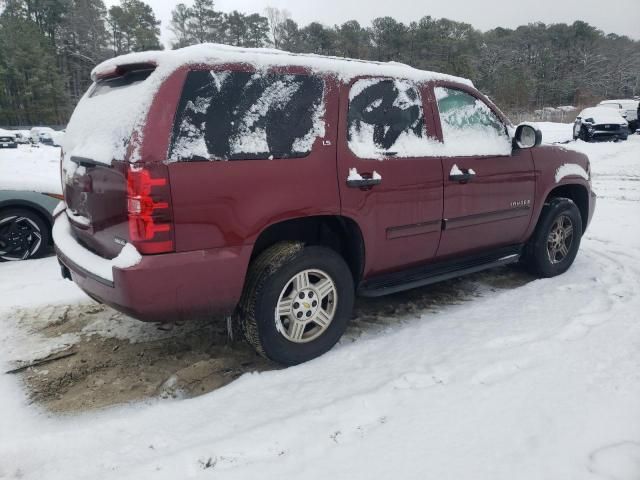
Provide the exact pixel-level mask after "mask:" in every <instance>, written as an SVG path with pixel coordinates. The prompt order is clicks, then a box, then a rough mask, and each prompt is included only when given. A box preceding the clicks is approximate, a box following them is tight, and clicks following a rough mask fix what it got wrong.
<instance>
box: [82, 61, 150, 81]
mask: <svg viewBox="0 0 640 480" xmlns="http://www.w3.org/2000/svg"><path fill="white" fill-rule="evenodd" d="M156 67H157V65H156V63H154V62H144V63H128V64H124V65H110V66H108V67H105V68H101V69H98V68H96V69H94V70H93V72H91V80H93V81H94V82H97V81H100V80H105V79H109V78H117V77H122V76H124V75H126V74H127V73H131V72H140V71H153V70H155V69H156Z"/></svg>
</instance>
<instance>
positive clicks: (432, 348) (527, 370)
mask: <svg viewBox="0 0 640 480" xmlns="http://www.w3.org/2000/svg"><path fill="white" fill-rule="evenodd" d="M561 128H562V127H560V129H561ZM547 138H549V137H547ZM565 148H575V149H578V150H580V151H584V152H586V153H588V154H589V155H590V157H591V160H592V170H593V176H594V179H593V182H594V189H595V190H596V191H597V192H598V193H599V194H600V198H599V200H598V206H597V210H596V214H595V217H594V220H593V223H592V225H591V226H590V229H589V231H588V232H587V234H586V236H585V237H584V238H583V243H582V246H581V251H580V253H579V255H578V257H577V259H576V262H575V264H574V266H573V267H572V268H571V269H570V270H569V271H568V272H567V273H566V274H564V275H562V276H560V277H556V278H553V279H548V280H533V281H530V282H523V283H524V284H523V285H521V286H516V287H512V288H492V287H491V286H489V285H487V284H484V283H483V282H482V281H478V280H473V279H471V280H466V281H465V282H470V283H466V285H467V286H469V285H471V287H473V289H474V292H475V294H474V295H473V296H472V297H471V298H468V299H467V301H463V302H461V303H459V304H443V305H441V306H436V308H435V309H433V308H431V309H429V311H426V310H421V309H420V308H416V309H415V310H414V311H413V312H412V313H404V314H402V315H399V316H393V315H391V314H385V313H383V311H393V309H382V308H381V309H380V311H379V312H377V313H374V316H377V317H378V320H379V322H378V323H381V324H382V325H384V327H383V328H372V329H371V330H370V331H369V332H365V334H364V335H361V336H359V337H358V338H356V339H353V338H351V337H348V338H347V339H346V340H345V341H343V342H341V343H340V344H339V345H338V346H337V347H336V348H335V349H334V350H332V351H331V352H329V353H328V354H326V355H324V356H323V357H321V358H319V359H316V360H314V361H312V362H309V363H307V364H304V365H300V366H297V367H292V368H287V369H283V370H276V371H270V372H263V373H252V374H251V373H250V374H246V375H244V376H242V377H241V378H240V379H238V380H236V381H235V382H233V383H231V384H230V385H228V386H226V387H224V388H221V389H219V390H216V391H214V392H212V393H209V394H206V395H203V396H200V397H197V398H192V399H187V400H162V401H153V402H144V403H137V404H131V405H126V406H120V407H115V408H110V409H106V410H102V411H98V412H90V413H82V414H75V415H69V416H57V415H54V414H51V413H47V412H46V411H44V410H42V409H41V408H40V407H38V406H37V405H35V404H30V403H29V401H28V400H27V397H26V396H25V393H24V391H23V387H22V385H21V383H20V382H19V379H18V378H16V376H13V375H0V407H1V408H0V479H4V478H11V479H13V478H27V479H41V478H46V479H64V480H69V479H72V478H73V479H75V478H106V479H110V478H113V479H118V480H122V479H128V478H131V479H136V480H138V479H147V478H153V479H171V480H174V479H177V478H180V479H185V478H238V479H240V478H242V479H245V478H293V477H294V476H295V477H299V478H309V479H310V478H318V479H323V480H324V479H327V478H331V479H341V478H344V479H353V478H367V479H369V478H380V479H390V478H394V479H396V478H397V479H403V480H405V479H414V478H415V479H425V478H433V479H438V480H445V479H456V480H459V479H474V480H477V479H490V480H499V479H505V480H514V479H518V480H525V479H576V480H588V479H602V480H604V479H615V480H637V479H638V478H640V321H639V320H640V313H638V312H640V240H639V239H640V223H639V222H638V219H639V218H640V136H634V137H632V138H630V139H629V140H628V141H627V142H621V143H616V144H613V143H608V144H596V145H588V144H584V143H582V142H578V143H570V144H567V145H566V146H565ZM474 282H475V283H474ZM463 283H464V282H463ZM393 301H394V300H393V299H392V298H391V299H388V300H384V302H393ZM85 302H89V300H88V299H87V298H86V297H84V295H83V294H81V293H80V292H79V291H78V290H77V289H76V288H75V287H74V286H73V285H72V284H71V283H69V282H64V281H62V280H60V279H59V275H58V271H57V266H56V262H55V259H54V258H47V259H44V260H38V261H30V262H25V263H20V264H2V265H0V367H4V366H6V365H8V364H9V362H10V361H11V360H13V359H15V358H20V356H21V355H24V354H25V352H33V351H36V350H37V351H43V350H45V351H46V350H47V349H51V348H54V347H55V346H56V344H59V343H61V342H64V341H65V339H64V338H53V339H51V338H47V337H45V336H43V335H41V334H39V333H38V332H37V331H32V332H27V331H25V329H24V325H17V324H16V323H17V322H16V320H15V312H16V309H17V308H27V309H36V308H41V307H42V306H43V305H50V304H69V303H85ZM36 330H37V329H36ZM142 332H144V330H142ZM143 334H144V333H140V331H138V332H137V333H135V332H133V333H130V335H131V339H132V340H135V339H136V338H135V337H136V335H143ZM3 370H6V368H3Z"/></svg>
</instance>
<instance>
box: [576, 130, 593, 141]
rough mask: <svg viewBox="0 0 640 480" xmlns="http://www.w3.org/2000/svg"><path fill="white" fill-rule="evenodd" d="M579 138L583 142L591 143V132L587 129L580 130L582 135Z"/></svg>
mask: <svg viewBox="0 0 640 480" xmlns="http://www.w3.org/2000/svg"><path fill="white" fill-rule="evenodd" d="M578 138H579V139H580V140H582V141H583V142H589V141H591V139H590V138H589V131H588V130H587V129H586V128H585V127H581V128H580V133H579V134H578Z"/></svg>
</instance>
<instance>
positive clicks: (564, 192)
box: [545, 183, 589, 234]
mask: <svg viewBox="0 0 640 480" xmlns="http://www.w3.org/2000/svg"><path fill="white" fill-rule="evenodd" d="M558 197H561V198H568V199H570V200H572V201H573V203H575V204H576V206H577V207H578V210H579V211H580V219H581V220H582V233H583V234H584V232H585V230H586V229H587V224H588V223H589V191H588V190H587V188H586V187H585V186H584V185H580V184H577V183H569V184H565V185H559V186H557V187H555V188H554V189H552V190H551V191H550V192H549V193H548V194H547V196H546V199H545V203H546V202H548V201H549V200H551V199H552V198H558Z"/></svg>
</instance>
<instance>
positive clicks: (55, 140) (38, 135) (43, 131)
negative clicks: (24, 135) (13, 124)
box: [31, 127, 64, 147]
mask: <svg viewBox="0 0 640 480" xmlns="http://www.w3.org/2000/svg"><path fill="white" fill-rule="evenodd" d="M62 137H64V132H58V131H56V130H54V129H53V128H51V127H33V128H32V129H31V143H34V144H39V143H42V144H44V145H53V146H56V147H58V146H60V142H61V141H62Z"/></svg>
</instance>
